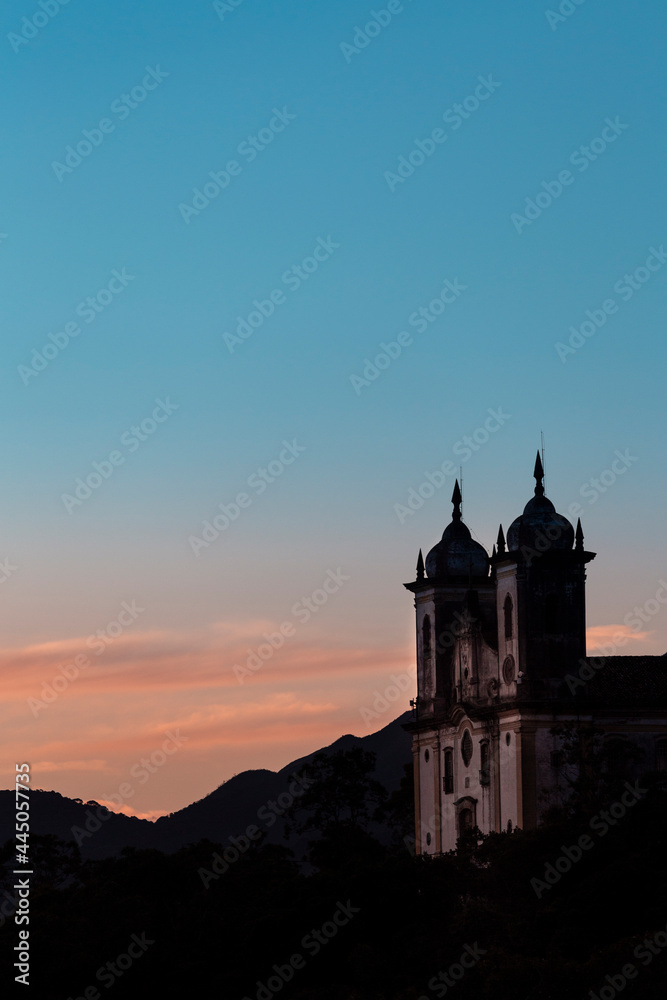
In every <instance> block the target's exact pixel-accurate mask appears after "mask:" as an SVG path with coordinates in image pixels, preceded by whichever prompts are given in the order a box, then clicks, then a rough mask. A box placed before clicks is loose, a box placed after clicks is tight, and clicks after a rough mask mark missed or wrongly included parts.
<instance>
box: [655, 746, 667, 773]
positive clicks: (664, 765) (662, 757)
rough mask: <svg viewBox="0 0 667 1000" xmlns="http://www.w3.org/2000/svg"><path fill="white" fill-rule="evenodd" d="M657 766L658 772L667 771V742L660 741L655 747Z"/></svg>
mask: <svg viewBox="0 0 667 1000" xmlns="http://www.w3.org/2000/svg"><path fill="white" fill-rule="evenodd" d="M655 766H656V767H657V769H658V771H667V740H658V742H657V743H656V745H655Z"/></svg>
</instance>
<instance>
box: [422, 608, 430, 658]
mask: <svg viewBox="0 0 667 1000" xmlns="http://www.w3.org/2000/svg"><path fill="white" fill-rule="evenodd" d="M422 652H423V655H424V662H425V663H426V662H427V661H428V660H430V659H431V619H430V618H429V616H428V615H425V616H424V621H423V622H422Z"/></svg>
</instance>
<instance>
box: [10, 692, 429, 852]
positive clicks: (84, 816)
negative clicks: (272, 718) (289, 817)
mask: <svg viewBox="0 0 667 1000" xmlns="http://www.w3.org/2000/svg"><path fill="white" fill-rule="evenodd" d="M411 717H412V713H411V712H406V713H405V714H404V715H402V716H400V717H399V718H398V719H395V720H394V721H393V722H390V723H389V725H388V726H385V728H384V729H381V730H379V731H378V732H377V733H371V735H370V736H351V735H346V736H341V737H340V738H339V739H337V740H336V741H335V742H334V743H332V744H330V745H329V746H328V747H324V748H323V749H322V750H317V751H314V752H313V753H312V754H309V755H308V756H306V757H301V758H299V759H298V760H295V761H292V763H291V764H288V765H287V766H286V767H283V768H282V769H281V770H280V771H268V770H254V771H243V772H241V773H240V774H236V775H234V777H233V778H230V779H229V781H226V782H224V784H222V785H220V786H219V787H218V788H216V789H215V791H213V792H211V793H210V794H209V795H207V796H205V797H204V798H203V799H199V801H197V802H193V803H192V804H191V805H189V806H185V808H183V809H179V810H178V812H175V813H171V814H170V815H168V816H162V817H160V819H158V820H156V821H155V822H151V821H149V820H144V819H137V818H136V817H132V816H124V815H122V814H120V813H108V814H104V813H103V814H102V818H98V817H97V816H96V812H97V803H95V802H89V803H83V802H81V801H80V800H78V799H69V798H67V797H66V796H64V795H60V794H59V793H58V792H45V791H33V792H31V797H30V817H31V818H30V832H31V834H32V835H33V836H36V835H43V834H54V835H55V836H57V837H59V838H60V839H62V840H75V839H77V837H78V839H79V841H80V847H81V853H82V855H83V856H84V857H88V858H103V857H108V856H110V855H113V854H117V853H119V851H120V850H121V849H122V848H123V847H137V848H150V847H152V848H157V849H158V850H161V851H165V852H167V853H171V852H173V851H177V850H178V849H179V848H180V847H183V846H185V845H186V844H192V843H197V841H199V840H203V839H208V840H211V841H213V842H214V843H224V842H225V841H227V840H228V839H229V838H230V837H236V838H240V837H241V836H243V835H244V834H245V831H246V830H247V828H248V827H252V826H255V827H257V828H259V829H260V830H261V831H262V832H263V833H265V834H266V839H267V840H268V841H270V842H273V843H279V844H287V845H288V846H292V847H293V848H294V847H295V846H302V845H301V844H300V843H297V842H296V841H293V840H290V841H286V840H285V839H284V836H283V834H284V823H283V820H282V818H281V815H282V811H283V808H288V806H289V804H290V803H291V801H292V800H293V798H294V796H295V795H296V794H298V789H299V785H298V776H299V775H300V773H301V771H302V770H303V767H304V765H305V764H306V763H307V762H308V761H309V760H311V759H312V758H313V757H314V756H315V754H316V753H327V754H331V753H336V752H338V751H341V750H350V749H352V747H355V746H360V747H362V748H363V749H364V750H365V751H372V752H374V753H375V754H376V769H375V774H374V777H375V778H376V779H377V780H378V781H380V782H381V783H382V784H383V785H384V786H385V788H386V789H387V790H388V791H389V792H392V791H394V790H395V789H396V788H398V786H399V784H400V781H401V778H402V777H403V768H404V766H405V765H406V764H409V763H410V762H411V760H412V751H411V737H410V736H409V734H408V733H406V732H405V730H404V729H403V728H402V723H404V722H407V721H409V720H410V719H411ZM295 782H296V783H295ZM290 788H291V789H292V791H291V792H290ZM288 799H289V800H290V802H288ZM77 829H78V831H79V832H78V834H77ZM377 832H378V834H379V835H380V836H382V829H381V828H380V829H379V830H378V831H377ZM13 837H14V792H13V791H0V844H2V843H4V842H5V841H6V840H9V839H13Z"/></svg>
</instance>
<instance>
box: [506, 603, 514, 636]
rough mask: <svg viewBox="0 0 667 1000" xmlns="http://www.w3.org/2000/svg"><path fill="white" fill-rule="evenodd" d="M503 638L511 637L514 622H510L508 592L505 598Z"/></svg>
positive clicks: (510, 606)
mask: <svg viewBox="0 0 667 1000" xmlns="http://www.w3.org/2000/svg"><path fill="white" fill-rule="evenodd" d="M504 610H505V638H506V639H511V638H512V636H513V635H514V623H513V622H512V598H511V597H510V595H509V594H508V595H507V597H506V598H505V605H504Z"/></svg>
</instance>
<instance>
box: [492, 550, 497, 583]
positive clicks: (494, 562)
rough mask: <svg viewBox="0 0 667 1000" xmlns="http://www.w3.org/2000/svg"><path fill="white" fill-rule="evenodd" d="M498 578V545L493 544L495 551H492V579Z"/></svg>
mask: <svg viewBox="0 0 667 1000" xmlns="http://www.w3.org/2000/svg"><path fill="white" fill-rule="evenodd" d="M495 578H496V547H495V545H494V546H493V552H492V553H491V579H492V580H495Z"/></svg>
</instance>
